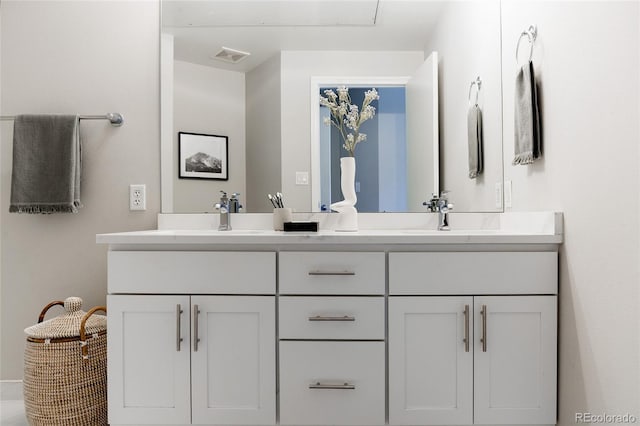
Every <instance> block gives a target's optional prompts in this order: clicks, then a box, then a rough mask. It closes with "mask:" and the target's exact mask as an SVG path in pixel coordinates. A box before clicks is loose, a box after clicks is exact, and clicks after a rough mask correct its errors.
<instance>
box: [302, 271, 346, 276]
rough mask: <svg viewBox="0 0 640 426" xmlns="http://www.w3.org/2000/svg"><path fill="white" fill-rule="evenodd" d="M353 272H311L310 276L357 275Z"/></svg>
mask: <svg viewBox="0 0 640 426" xmlns="http://www.w3.org/2000/svg"><path fill="white" fill-rule="evenodd" d="M355 274H356V273H355V272H352V271H334V272H331V271H309V275H355Z"/></svg>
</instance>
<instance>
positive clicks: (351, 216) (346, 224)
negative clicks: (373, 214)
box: [331, 157, 358, 231]
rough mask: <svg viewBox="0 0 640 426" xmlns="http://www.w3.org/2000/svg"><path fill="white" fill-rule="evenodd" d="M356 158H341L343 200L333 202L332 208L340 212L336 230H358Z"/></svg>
mask: <svg viewBox="0 0 640 426" xmlns="http://www.w3.org/2000/svg"><path fill="white" fill-rule="evenodd" d="M355 182H356V159H355V158H354V157H342V158H340V189H341V190H342V196H343V197H344V200H343V201H338V202H337V203H333V204H331V210H333V211H336V212H338V213H339V216H338V223H337V226H336V231H357V230H358V211H357V210H356V208H355V204H356V201H358V198H357V197H356V187H355Z"/></svg>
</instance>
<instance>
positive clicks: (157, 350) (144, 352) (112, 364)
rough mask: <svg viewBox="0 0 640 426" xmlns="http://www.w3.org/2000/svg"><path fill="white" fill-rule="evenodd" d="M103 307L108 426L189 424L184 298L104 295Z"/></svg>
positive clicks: (189, 409) (186, 331)
mask: <svg viewBox="0 0 640 426" xmlns="http://www.w3.org/2000/svg"><path fill="white" fill-rule="evenodd" d="M107 306H108V309H107V310H108V315H107V321H108V325H107V327H108V330H109V333H108V335H107V339H108V340H107V342H108V344H107V365H108V376H109V386H108V399H109V423H110V424H188V423H190V419H191V407H190V401H189V394H190V385H191V384H190V382H189V297H188V296H108V298H107ZM181 311H182V313H181ZM181 339H182V341H180V340H181Z"/></svg>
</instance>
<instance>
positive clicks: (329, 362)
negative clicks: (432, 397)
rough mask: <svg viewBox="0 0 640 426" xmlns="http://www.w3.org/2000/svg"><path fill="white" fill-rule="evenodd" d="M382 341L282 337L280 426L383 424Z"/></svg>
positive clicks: (369, 425)
mask: <svg viewBox="0 0 640 426" xmlns="http://www.w3.org/2000/svg"><path fill="white" fill-rule="evenodd" d="M384 376H385V371H384V342H356V341H281V342H280V401H281V406H280V424H283V425H368V426H371V425H384V424H385V377H384Z"/></svg>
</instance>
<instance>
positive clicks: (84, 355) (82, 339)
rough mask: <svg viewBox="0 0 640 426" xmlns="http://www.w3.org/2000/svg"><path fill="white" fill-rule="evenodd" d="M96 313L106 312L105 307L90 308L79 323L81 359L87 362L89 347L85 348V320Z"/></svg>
mask: <svg viewBox="0 0 640 426" xmlns="http://www.w3.org/2000/svg"><path fill="white" fill-rule="evenodd" d="M96 311H103V312H105V313H106V312H107V307H106V306H96V307H94V308H91V309H90V310H89V312H87V313H86V314H84V316H83V317H82V321H80V347H81V348H82V359H84V360H85V361H87V360H88V359H89V347H88V346H87V333H86V330H85V325H86V324H87V320H88V319H89V317H90V316H91V315H93V314H94V313H95V312H96Z"/></svg>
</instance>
